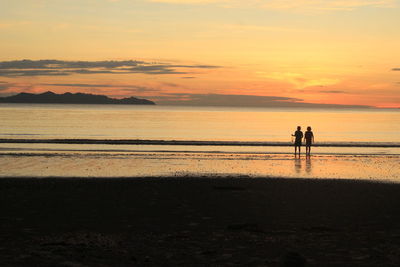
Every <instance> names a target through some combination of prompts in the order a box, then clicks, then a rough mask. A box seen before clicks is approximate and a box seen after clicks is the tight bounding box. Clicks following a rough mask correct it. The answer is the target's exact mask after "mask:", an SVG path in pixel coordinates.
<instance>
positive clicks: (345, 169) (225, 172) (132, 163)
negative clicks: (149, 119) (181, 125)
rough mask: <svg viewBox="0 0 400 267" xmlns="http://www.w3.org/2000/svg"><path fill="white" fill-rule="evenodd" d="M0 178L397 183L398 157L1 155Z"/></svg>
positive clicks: (399, 159)
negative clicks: (203, 178)
mask: <svg viewBox="0 0 400 267" xmlns="http://www.w3.org/2000/svg"><path fill="white" fill-rule="evenodd" d="M0 162H1V165H2V168H1V170H0V177H144V176H158V177H163V176H164V177H166V176H179V177H181V176H212V177H223V176H246V177H252V178H257V177H286V178H338V179H340V178H345V179H367V180H380V181H391V182H399V181H400V168H398V166H399V164H400V155H392V156H388V155H374V156H371V155H312V156H311V157H305V156H304V155H303V156H301V157H300V158H295V157H294V156H293V155H290V154H256V153H253V154H245V153H201V152H199V153H191V152H187V153H184V152H125V153H121V152H103V153H100V152H92V153H90V152H80V153H76V152H65V153H39V152H35V153H3V154H0Z"/></svg>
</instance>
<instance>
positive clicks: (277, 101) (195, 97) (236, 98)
mask: <svg viewBox="0 0 400 267" xmlns="http://www.w3.org/2000/svg"><path fill="white" fill-rule="evenodd" d="M151 99H152V100H154V101H156V102H157V104H160V105H179V106H227V107H228V106H230V107H232V106H233V107H303V108H307V107H311V108H357V107H358V108H360V107H363V108H366V107H368V106H361V105H335V104H315V103H306V102H302V101H303V100H302V99H299V98H292V97H280V96H257V95H229V94H184V93H180V94H177V93H176V94H165V95H162V96H155V97H151Z"/></svg>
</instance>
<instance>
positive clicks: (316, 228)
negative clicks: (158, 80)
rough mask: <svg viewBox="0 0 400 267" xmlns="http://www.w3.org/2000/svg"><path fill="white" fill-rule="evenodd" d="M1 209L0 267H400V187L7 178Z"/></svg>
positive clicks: (1, 185)
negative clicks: (302, 266) (303, 266)
mask: <svg viewBox="0 0 400 267" xmlns="http://www.w3.org/2000/svg"><path fill="white" fill-rule="evenodd" d="M0 200H1V202H0V203H1V212H0V222H1V231H0V255H1V256H0V266H35V265H36V266H301V265H302V264H303V263H304V264H305V265H306V266H377V265H381V266H399V264H400V205H399V203H400V184H390V183H382V182H380V183H378V182H364V181H352V180H322V179H319V180H311V179H281V178H280V179H273V178H266V179H262V178H257V179H251V178H214V179H213V178H205V177H181V178H131V179H129V178H112V179H92V178H91V179H81V178H68V179H66V178H46V179H29V178H4V179H0ZM290 264H294V265H290Z"/></svg>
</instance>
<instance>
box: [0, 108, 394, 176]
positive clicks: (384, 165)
mask: <svg viewBox="0 0 400 267" xmlns="http://www.w3.org/2000/svg"><path fill="white" fill-rule="evenodd" d="M399 115H400V110H375V109H363V110H361V109H359V110H356V109H340V110H338V109H268V108H217V107H173V106H123V105H60V104H54V105H53V104H43V105H42V104H1V105H0V121H1V124H2V125H1V127H0V139H1V143H0V163H1V166H2V167H1V169H0V176H1V177H10V176H12V177H25V176H29V177H48V176H55V177H82V176H83V177H138V176H191V175H207V176H209V175H215V176H226V175H228V176H235V175H239V176H249V177H292V178H294V177H297V178H298V177H300V178H302V177H305V178H351V179H378V180H390V181H397V180H400V177H399V176H400V173H399V168H398V166H399V165H398V164H399V163H400V161H399V159H400V116H399ZM298 125H300V126H302V128H303V130H305V128H306V127H307V126H311V127H312V129H313V132H314V135H315V147H313V150H312V152H313V155H312V157H311V158H307V159H306V158H305V157H303V158H301V159H295V158H294V157H293V155H292V152H293V147H292V146H291V141H292V140H291V139H292V137H291V134H292V133H293V132H294V131H295V129H296V127H297V126H298ZM54 139H57V140H54ZM71 140H72V141H71Z"/></svg>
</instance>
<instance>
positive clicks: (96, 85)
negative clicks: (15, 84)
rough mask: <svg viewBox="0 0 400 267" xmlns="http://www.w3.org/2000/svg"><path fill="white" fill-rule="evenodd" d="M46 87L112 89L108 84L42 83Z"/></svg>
mask: <svg viewBox="0 0 400 267" xmlns="http://www.w3.org/2000/svg"><path fill="white" fill-rule="evenodd" d="M41 85H46V86H62V87H114V86H113V85H110V84H88V83H42V84H41Z"/></svg>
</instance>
